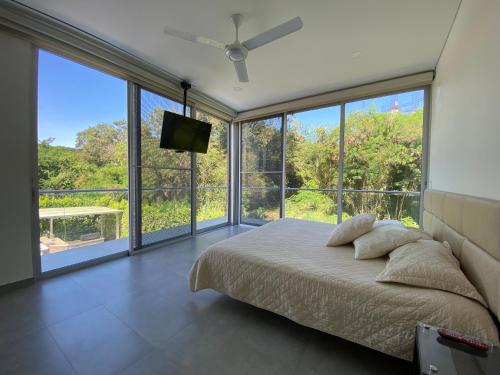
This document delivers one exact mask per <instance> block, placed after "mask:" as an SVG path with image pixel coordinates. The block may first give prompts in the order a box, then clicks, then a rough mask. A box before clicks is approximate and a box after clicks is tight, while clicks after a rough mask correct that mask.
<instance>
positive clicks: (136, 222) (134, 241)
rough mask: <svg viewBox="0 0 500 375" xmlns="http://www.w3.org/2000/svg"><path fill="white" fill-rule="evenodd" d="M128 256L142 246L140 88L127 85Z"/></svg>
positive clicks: (132, 84) (130, 84)
mask: <svg viewBox="0 0 500 375" xmlns="http://www.w3.org/2000/svg"><path fill="white" fill-rule="evenodd" d="M127 99H128V100H127V105H128V172H129V178H128V189H129V192H128V196H129V202H128V206H129V223H128V227H129V254H132V253H133V251H135V250H137V249H139V248H140V247H141V246H142V232H141V224H142V220H141V208H142V207H141V170H140V168H139V166H140V163H141V113H140V108H141V104H140V103H141V96H140V88H139V87H138V86H137V85H136V84H135V83H132V82H128V83H127Z"/></svg>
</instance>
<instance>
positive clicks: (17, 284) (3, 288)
mask: <svg viewBox="0 0 500 375" xmlns="http://www.w3.org/2000/svg"><path fill="white" fill-rule="evenodd" d="M34 283H35V278H34V277H30V278H28V279H24V280H19V281H14V282H13V283H8V284H4V285H0V294H1V293H7V292H10V291H12V290H15V289H19V288H22V287H25V286H28V285H31V284H34Z"/></svg>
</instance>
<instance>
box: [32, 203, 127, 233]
mask: <svg viewBox="0 0 500 375" xmlns="http://www.w3.org/2000/svg"><path fill="white" fill-rule="evenodd" d="M109 214H114V215H115V217H116V238H119V237H120V214H121V211H120V210H117V209H115V208H108V207H97V206H91V207H56V208H40V210H39V217H40V220H41V219H48V220H49V222H50V229H49V234H50V238H53V237H54V219H61V218H65V217H75V216H104V215H109ZM103 223H104V221H103V220H101V236H102V237H103V236H104V224H103Z"/></svg>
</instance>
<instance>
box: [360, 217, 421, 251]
mask: <svg viewBox="0 0 500 375" xmlns="http://www.w3.org/2000/svg"><path fill="white" fill-rule="evenodd" d="M421 238H423V234H421V233H420V232H419V231H416V230H408V229H406V228H405V227H402V226H400V225H382V226H379V227H376V228H373V230H372V231H371V232H368V233H366V234H364V235H362V236H361V237H359V238H357V239H356V240H354V258H355V259H372V258H378V257H381V256H384V255H386V254H388V253H390V252H391V251H392V250H394V249H395V248H397V247H399V246H402V245H404V244H407V243H409V242H415V241H417V240H419V239H421Z"/></svg>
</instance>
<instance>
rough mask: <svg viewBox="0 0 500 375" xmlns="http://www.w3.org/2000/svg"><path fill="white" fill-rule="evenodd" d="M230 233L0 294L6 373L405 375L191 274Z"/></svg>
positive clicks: (388, 361)
mask: <svg viewBox="0 0 500 375" xmlns="http://www.w3.org/2000/svg"><path fill="white" fill-rule="evenodd" d="M245 230H249V227H243V226H241V227H226V228H223V229H219V230H217V231H213V232H209V233H206V234H203V235H200V236H197V237H195V238H190V239H186V240H183V241H181V242H177V243H175V244H171V245H169V246H165V247H163V248H160V249H157V250H153V251H149V252H145V253H143V254H141V255H137V256H133V257H126V258H121V259H118V260H114V261H110V262H107V263H104V264H101V265H97V266H93V267H91V268H87V269H84V270H80V271H76V272H73V273H70V274H66V275H63V276H58V277H54V278H51V279H47V280H45V281H41V282H38V283H36V284H35V285H32V286H29V287H25V288H22V289H18V290H15V291H13V292H9V293H4V294H1V295H0V374H50V375H56V374H94V375H96V374H99V375H100V374H128V375H130V374H153V375H154V374H162V375H168V374H217V375H223V374H259V375H260V374H262V375H264V374H286V375H299V374H337V375H340V374H405V373H411V365H410V363H408V362H405V361H401V360H398V359H395V358H391V357H388V356H386V355H383V354H381V353H378V352H376V351H373V350H370V349H367V348H364V347H361V346H358V345H356V344H352V343H349V342H347V341H345V340H342V339H339V338H336V337H333V336H330V335H327V334H323V333H321V332H317V331H314V330H312V329H308V328H305V327H302V326H300V325H298V324H295V323H293V322H291V321H289V320H288V319H285V318H282V317H280V316H277V315H275V314H272V313H270V312H267V311H264V310H260V309H257V308H255V307H252V306H249V305H246V304H244V303H241V302H238V301H235V300H232V299H231V298H229V297H226V296H224V295H221V294H219V293H216V292H214V291H210V290H207V291H201V292H198V293H191V292H190V291H189V289H188V285H187V273H188V271H189V269H190V267H191V265H192V263H193V261H194V260H195V259H196V257H197V256H198V255H199V254H200V253H201V252H202V251H203V250H204V249H206V247H207V246H209V245H210V244H212V243H215V242H217V241H219V240H222V239H224V238H226V237H228V236H231V235H235V234H238V233H240V232H241V231H245Z"/></svg>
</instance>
